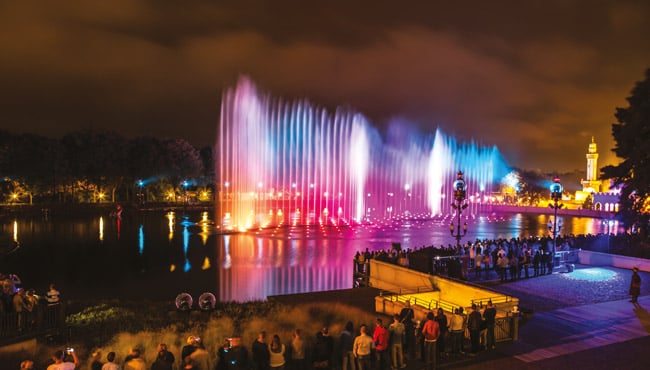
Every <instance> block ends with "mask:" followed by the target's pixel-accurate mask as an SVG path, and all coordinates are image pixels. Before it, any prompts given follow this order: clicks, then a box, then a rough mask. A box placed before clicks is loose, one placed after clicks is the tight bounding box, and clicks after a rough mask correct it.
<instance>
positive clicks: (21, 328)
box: [0, 304, 65, 341]
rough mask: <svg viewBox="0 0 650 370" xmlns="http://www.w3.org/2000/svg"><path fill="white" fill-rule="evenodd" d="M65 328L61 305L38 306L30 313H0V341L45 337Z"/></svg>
mask: <svg viewBox="0 0 650 370" xmlns="http://www.w3.org/2000/svg"><path fill="white" fill-rule="evenodd" d="M64 326H65V314H64V310H63V305H61V304H56V305H42V304H39V305H37V306H36V307H34V308H33V309H32V311H27V310H25V311H23V312H20V313H17V312H7V313H0V340H3V341H11V340H12V339H18V338H22V337H26V336H38V335H46V334H49V333H52V332H57V331H59V330H60V329H63V328H64Z"/></svg>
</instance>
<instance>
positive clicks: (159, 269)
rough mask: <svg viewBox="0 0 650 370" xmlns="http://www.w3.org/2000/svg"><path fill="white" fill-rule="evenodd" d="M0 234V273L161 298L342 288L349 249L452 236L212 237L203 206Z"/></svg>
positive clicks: (496, 223) (540, 229)
mask: <svg viewBox="0 0 650 370" xmlns="http://www.w3.org/2000/svg"><path fill="white" fill-rule="evenodd" d="M562 221H563V229H562V233H567V234H570V233H572V234H586V233H591V234H597V233H600V232H604V227H605V226H603V224H602V223H601V220H597V219H590V218H577V217H566V216H565V217H563V220H562ZM548 222H549V216H546V215H536V214H505V215H494V214H493V215H491V216H476V217H473V218H471V219H469V220H468V232H467V235H466V236H465V237H463V241H467V240H474V239H476V238H480V239H483V238H489V239H494V238H511V237H517V236H529V235H548V234H549V231H548V227H547V224H548ZM0 233H1V234H0V235H1V236H2V239H1V240H3V241H6V240H12V239H13V240H16V241H18V242H19V243H20V248H19V249H18V250H17V251H15V252H13V253H11V254H9V255H4V256H2V257H0V271H1V272H3V273H15V274H18V276H20V278H21V279H22V281H23V286H24V287H25V288H35V289H36V290H37V293H39V294H43V293H44V292H45V291H46V289H47V286H48V284H49V283H50V282H54V283H56V285H57V286H58V288H59V290H60V291H61V292H62V294H63V295H64V296H68V297H78V298H95V297H112V298H113V297H122V298H143V299H156V300H159V299H163V300H171V299H174V297H176V295H178V294H179V293H181V292H188V293H190V294H191V295H192V296H194V297H195V299H196V297H198V296H199V295H200V294H201V293H203V292H211V293H213V294H214V295H215V296H216V297H217V299H219V300H221V301H247V300H255V299H265V298H266V297H267V296H270V295H278V294H292V293H304V292H313V291H323V290H334V289H347V288H351V287H352V267H353V266H352V259H353V256H354V254H355V252H356V251H358V250H364V249H365V248H369V249H370V250H378V249H388V248H390V246H391V243H393V242H399V243H401V245H402V247H403V248H411V247H419V246H423V245H427V246H428V245H440V244H445V245H446V244H449V243H452V244H453V243H455V240H454V239H453V238H452V237H451V236H450V233H449V218H443V219H436V220H427V221H416V220H402V221H399V222H394V223H393V224H390V225H388V224H386V225H374V226H357V227H354V228H350V227H340V228H338V227H335V226H329V227H322V228H321V227H316V226H315V227H294V228H292V227H283V228H278V229H265V230H261V231H257V232H248V233H241V234H221V233H220V232H219V231H218V229H216V228H215V227H214V223H213V214H212V212H201V211H196V212H185V213H184V212H135V211H133V212H124V213H123V214H122V218H121V219H117V218H115V217H111V216H110V215H109V214H108V213H107V214H99V213H98V214H97V215H96V216H90V217H88V216H84V217H73V216H71V217H56V218H54V217H50V218H49V219H43V218H41V217H36V218H30V217H24V218H10V217H6V218H3V219H0Z"/></svg>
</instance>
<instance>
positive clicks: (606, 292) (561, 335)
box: [279, 266, 650, 370]
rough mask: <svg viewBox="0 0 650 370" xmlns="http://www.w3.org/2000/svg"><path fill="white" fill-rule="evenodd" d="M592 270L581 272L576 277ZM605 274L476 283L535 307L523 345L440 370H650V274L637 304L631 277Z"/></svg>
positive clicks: (354, 299) (365, 297) (363, 295)
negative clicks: (630, 294)
mask: <svg viewBox="0 0 650 370" xmlns="http://www.w3.org/2000/svg"><path fill="white" fill-rule="evenodd" d="M588 268H589V267H588V266H587V267H586V266H577V268H576V271H578V270H579V269H588ZM585 271H590V270H585ZM605 271H606V272H607V271H613V272H614V274H615V275H614V277H613V278H611V279H609V280H603V281H574V280H572V279H568V277H569V276H570V275H566V274H563V273H561V272H555V273H553V274H552V275H546V276H543V277H537V278H531V279H525V280H519V281H514V282H506V283H500V282H498V281H497V282H495V281H493V280H483V281H480V282H479V281H477V282H475V283H480V284H481V285H485V286H489V287H490V289H494V290H496V291H499V292H502V293H507V294H511V295H514V296H517V297H519V298H520V299H521V307H522V309H526V308H527V307H532V308H529V309H527V311H528V312H531V313H529V314H527V315H525V316H523V317H522V318H521V320H520V326H519V339H518V340H517V341H510V342H501V343H498V344H497V348H496V349H495V350H492V351H483V352H480V353H479V355H478V356H475V357H470V356H463V357H458V358H454V357H450V358H444V359H442V360H440V361H439V363H438V368H441V369H481V370H485V369H500V370H514V369H553V370H554V369H570V370H578V369H608V370H611V369H650V313H649V310H650V295H649V294H648V291H650V273H643V272H642V273H641V277H642V281H643V284H642V296H641V297H639V302H638V304H633V303H631V302H629V297H628V296H627V287H628V285H629V276H630V275H631V273H630V272H629V271H628V270H624V269H616V268H609V267H608V268H605ZM377 294H378V291H377V290H375V289H372V288H361V289H350V290H342V291H332V292H320V293H310V294H306V295H292V296H291V297H292V298H290V300H291V302H293V303H297V302H299V301H301V300H302V299H300V298H298V297H299V296H305V297H304V299H305V300H306V301H312V302H313V301H316V300H318V301H323V302H328V301H331V302H344V303H348V304H350V305H354V306H357V307H360V308H362V309H364V310H368V311H369V312H374V296H376V295H377ZM279 300H280V301H283V300H284V299H283V298H280V299H279ZM586 301H588V302H587V303H585V302H586ZM527 305H528V306H527ZM423 368H424V364H423V363H422V362H421V361H419V360H411V361H409V362H408V364H407V369H408V370H420V369H423Z"/></svg>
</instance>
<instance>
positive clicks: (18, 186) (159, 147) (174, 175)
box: [0, 130, 214, 204]
mask: <svg viewBox="0 0 650 370" xmlns="http://www.w3.org/2000/svg"><path fill="white" fill-rule="evenodd" d="M213 184H214V160H213V150H212V148H211V147H204V148H201V149H199V148H196V147H194V146H193V145H192V144H190V143H189V142H187V141H186V140H183V139H159V138H155V137H151V136H140V137H136V138H133V139H126V138H125V137H123V136H122V135H120V134H118V133H116V132H112V131H97V130H80V131H75V132H72V133H69V134H67V135H65V136H63V137H62V138H61V139H52V138H47V137H44V136H40V135H35V134H13V133H10V132H8V131H3V130H0V186H1V187H2V188H1V189H0V194H2V196H3V197H4V199H2V200H1V201H2V202H8V203H12V202H13V203H28V204H34V203H82V202H99V201H111V202H118V201H127V202H128V201H135V200H136V199H137V197H138V196H143V197H144V196H146V198H147V200H149V201H169V200H171V199H170V198H172V197H173V198H175V199H176V198H177V197H179V196H181V194H182V193H183V192H184V191H186V190H187V189H184V187H187V188H190V189H203V193H204V194H205V193H206V192H210V193H211V192H212V186H213ZM143 192H146V193H145V194H142V193H143Z"/></svg>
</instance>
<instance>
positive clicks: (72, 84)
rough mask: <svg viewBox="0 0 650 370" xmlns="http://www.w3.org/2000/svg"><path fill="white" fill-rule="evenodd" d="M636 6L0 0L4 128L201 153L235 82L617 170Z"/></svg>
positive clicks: (641, 20)
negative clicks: (85, 134) (180, 145)
mask: <svg viewBox="0 0 650 370" xmlns="http://www.w3.org/2000/svg"><path fill="white" fill-rule="evenodd" d="M649 35H650V2H648V1H630V0H616V1H598V0H543V1H534V0H531V1H521V0H512V1H498V0H497V1H485V0H477V1H456V2H452V1H433V0H431V1H377V0H375V1H349V0H347V1H332V0H328V1H304V0H300V1H299V0H295V1H294V0H292V1H246V0H244V1H174V2H172V1H153V0H151V1H135V0H133V1H124V0H112V1H99V0H97V1H88V0H83V1H82V0H76V1H42V2H39V1H11V0H0V55H1V57H0V112H1V115H0V120H1V122H2V123H1V125H0V127H1V128H4V129H8V130H10V131H13V132H16V133H23V132H30V133H37V134H41V135H45V136H50V137H55V138H58V137H60V136H61V135H62V134H65V133H67V132H70V131H73V130H77V129H80V128H95V129H104V128H106V129H111V130H115V131H118V132H121V133H122V134H124V135H125V136H127V137H133V136H137V135H154V136H158V137H175V138H184V139H187V140H189V141H190V142H191V143H193V144H195V145H197V146H204V145H213V143H214V142H215V132H216V126H217V122H218V119H219V108H220V104H221V94H222V92H223V90H224V89H225V88H227V87H229V86H233V85H234V84H235V83H236V81H237V79H238V77H239V76H240V75H243V74H244V75H248V76H250V77H251V78H252V79H253V80H254V81H256V83H257V84H258V85H259V86H260V87H261V88H262V89H263V90H265V91H268V92H270V93H272V94H274V95H277V96H281V97H285V98H302V97H305V98H308V99H309V100H310V101H312V102H314V103H317V104H320V105H324V106H326V107H330V108H333V107H336V106H347V107H351V108H353V109H354V110H357V111H359V112H361V113H363V114H365V115H366V116H367V117H368V118H369V119H370V120H371V121H372V123H373V125H375V126H377V127H379V128H382V127H386V126H387V125H388V124H389V122H390V121H391V120H393V119H401V120H406V121H408V122H411V124H412V125H413V126H415V127H418V128H419V129H421V130H422V131H423V132H433V131H434V130H435V128H436V127H440V128H441V129H442V130H443V131H445V132H447V133H449V134H452V135H455V136H456V137H457V138H458V139H459V140H461V141H469V140H472V139H474V140H475V141H477V142H479V143H482V144H485V145H493V144H494V145H497V146H498V147H499V149H500V151H501V152H502V154H503V155H504V157H505V158H506V159H507V160H508V162H510V164H511V165H513V166H517V167H521V168H525V169H541V170H544V171H567V170H573V169H583V168H584V167H585V164H586V160H585V152H586V149H587V146H588V144H589V142H590V141H591V137H592V136H594V137H595V139H596V142H597V143H598V144H599V152H600V155H601V161H600V163H599V164H600V165H604V164H606V163H609V162H613V161H615V157H614V156H613V154H612V153H611V148H612V147H613V145H614V143H613V140H612V138H611V124H612V123H613V122H614V121H615V119H614V116H613V114H614V112H615V108H616V107H617V106H620V107H623V106H627V102H626V100H625V98H626V97H627V96H628V95H629V94H630V91H631V89H632V87H633V86H634V84H635V82H637V81H639V80H641V79H642V78H643V76H644V70H645V69H646V68H648V67H650V39H649Z"/></svg>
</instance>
